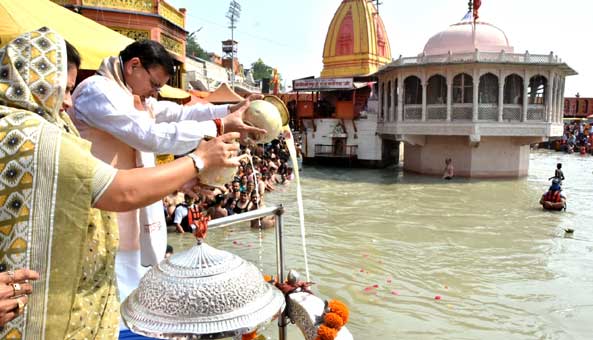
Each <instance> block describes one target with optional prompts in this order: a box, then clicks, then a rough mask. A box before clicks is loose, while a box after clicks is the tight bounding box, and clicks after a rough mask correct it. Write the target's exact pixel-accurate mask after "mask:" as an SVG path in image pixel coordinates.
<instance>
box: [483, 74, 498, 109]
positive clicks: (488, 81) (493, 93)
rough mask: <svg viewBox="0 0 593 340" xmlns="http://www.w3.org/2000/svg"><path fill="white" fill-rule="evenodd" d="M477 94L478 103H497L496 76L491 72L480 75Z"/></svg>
mask: <svg viewBox="0 0 593 340" xmlns="http://www.w3.org/2000/svg"><path fill="white" fill-rule="evenodd" d="M478 94H479V96H478V98H479V103H480V104H498V77H497V76H495V75H494V74H492V73H486V74H485V75H483V76H481V77H480V90H479V91H478Z"/></svg>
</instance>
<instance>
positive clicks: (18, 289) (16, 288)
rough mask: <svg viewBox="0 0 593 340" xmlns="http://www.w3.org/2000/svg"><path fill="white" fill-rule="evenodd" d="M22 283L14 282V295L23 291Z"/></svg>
mask: <svg viewBox="0 0 593 340" xmlns="http://www.w3.org/2000/svg"><path fill="white" fill-rule="evenodd" d="M21 289H22V288H21V284H20V283H12V292H13V293H14V296H16V295H17V293H20V292H21Z"/></svg>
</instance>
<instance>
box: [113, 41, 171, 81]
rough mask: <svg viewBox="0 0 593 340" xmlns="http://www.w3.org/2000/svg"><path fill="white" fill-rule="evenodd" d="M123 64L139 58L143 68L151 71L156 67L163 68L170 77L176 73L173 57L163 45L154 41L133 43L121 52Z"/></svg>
mask: <svg viewBox="0 0 593 340" xmlns="http://www.w3.org/2000/svg"><path fill="white" fill-rule="evenodd" d="M119 56H120V57H121V60H122V62H124V63H125V62H127V61H129V60H130V59H132V58H139V59H140V62H142V66H144V67H145V68H147V69H149V68H151V67H154V66H162V67H163V69H164V70H165V72H167V74H168V75H172V74H173V73H174V71H175V70H174V67H173V66H174V63H173V57H172V56H171V54H169V52H167V50H166V49H165V47H163V45H161V44H160V43H158V42H156V41H154V40H139V41H136V42H133V43H131V44H130V45H128V46H127V47H126V48H124V50H123V51H121V52H119Z"/></svg>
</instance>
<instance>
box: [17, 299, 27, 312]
mask: <svg viewBox="0 0 593 340" xmlns="http://www.w3.org/2000/svg"><path fill="white" fill-rule="evenodd" d="M16 303H17V306H18V311H17V314H18V315H21V314H23V313H24V312H25V303H24V302H23V300H21V298H17V299H16Z"/></svg>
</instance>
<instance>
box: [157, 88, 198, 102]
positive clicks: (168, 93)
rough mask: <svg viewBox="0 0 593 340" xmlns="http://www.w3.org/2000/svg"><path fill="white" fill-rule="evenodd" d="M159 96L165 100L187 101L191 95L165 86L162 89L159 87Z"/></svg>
mask: <svg viewBox="0 0 593 340" xmlns="http://www.w3.org/2000/svg"><path fill="white" fill-rule="evenodd" d="M159 95H160V96H161V97H163V98H166V99H180V100H183V99H189V97H191V94H190V93H189V92H187V91H184V90H182V89H178V88H176V87H172V86H169V85H165V86H163V87H161V90H160V91H159Z"/></svg>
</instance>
